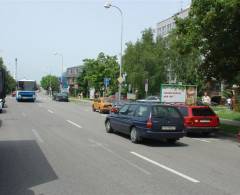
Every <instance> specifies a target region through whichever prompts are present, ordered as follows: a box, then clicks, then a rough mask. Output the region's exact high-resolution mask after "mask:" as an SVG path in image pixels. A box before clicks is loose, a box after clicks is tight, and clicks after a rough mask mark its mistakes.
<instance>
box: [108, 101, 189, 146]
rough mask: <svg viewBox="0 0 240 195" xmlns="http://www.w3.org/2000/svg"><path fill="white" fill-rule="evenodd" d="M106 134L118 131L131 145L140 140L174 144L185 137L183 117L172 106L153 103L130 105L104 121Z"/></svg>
mask: <svg viewBox="0 0 240 195" xmlns="http://www.w3.org/2000/svg"><path fill="white" fill-rule="evenodd" d="M105 127H106V131H107V132H108V133H111V132H114V131H118V132H121V133H124V134H127V135H130V138H131V141H132V142H133V143H137V142H140V141H141V140H142V138H150V139H157V140H159V139H160V140H162V139H164V140H167V141H168V142H169V143H175V142H176V141H177V140H178V139H180V138H182V137H183V136H184V135H185V131H184V124H183V117H182V115H181V113H180V112H179V111H178V109H177V108H175V107H173V106H167V105H161V104H155V103H130V104H125V105H124V106H122V107H121V109H120V110H119V112H117V113H110V114H109V115H108V116H107V117H106V120H105Z"/></svg>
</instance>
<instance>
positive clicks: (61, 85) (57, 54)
mask: <svg viewBox="0 0 240 195" xmlns="http://www.w3.org/2000/svg"><path fill="white" fill-rule="evenodd" d="M53 55H55V56H60V57H61V59H62V75H61V84H60V88H61V89H63V55H62V54H61V53H58V52H55V53H54V54H53Z"/></svg>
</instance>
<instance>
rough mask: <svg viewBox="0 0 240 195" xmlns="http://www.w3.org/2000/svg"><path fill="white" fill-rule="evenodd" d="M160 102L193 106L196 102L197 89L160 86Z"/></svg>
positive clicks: (185, 86)
mask: <svg viewBox="0 0 240 195" xmlns="http://www.w3.org/2000/svg"><path fill="white" fill-rule="evenodd" d="M160 97H161V102H163V103H184V104H187V105H193V104H195V103H196V101H197V87H196V86H195V85H169V84H163V85H161V92H160Z"/></svg>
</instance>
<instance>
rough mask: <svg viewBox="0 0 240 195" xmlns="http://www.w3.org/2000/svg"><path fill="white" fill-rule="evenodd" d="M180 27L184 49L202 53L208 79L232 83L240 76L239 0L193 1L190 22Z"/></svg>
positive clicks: (202, 66) (202, 68)
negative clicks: (192, 49)
mask: <svg viewBox="0 0 240 195" xmlns="http://www.w3.org/2000/svg"><path fill="white" fill-rule="evenodd" d="M177 26H178V27H179V28H178V29H177V33H178V34H180V35H182V37H183V39H184V41H185V45H186V47H184V49H188V48H190V47H194V48H196V49H199V51H200V53H201V55H202V58H203V62H202V63H201V66H200V69H201V72H203V73H204V75H205V77H206V78H211V77H215V78H217V79H224V80H228V81H229V80H232V79H233V78H234V77H236V76H238V75H239V71H240V47H239V45H240V1H239V0H224V1H223V0H215V1H212V0H193V1H192V6H191V11H190V16H189V18H188V19H186V20H182V21H181V20H180V21H179V22H178V23H177ZM226 70H227V71H226Z"/></svg>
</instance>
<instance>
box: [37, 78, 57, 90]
mask: <svg viewBox="0 0 240 195" xmlns="http://www.w3.org/2000/svg"><path fill="white" fill-rule="evenodd" d="M40 83H41V86H42V88H43V89H45V90H49V87H50V86H51V87H52V91H59V85H60V82H59V80H58V77H57V76H54V75H46V76H44V77H42V79H41V81H40Z"/></svg>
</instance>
